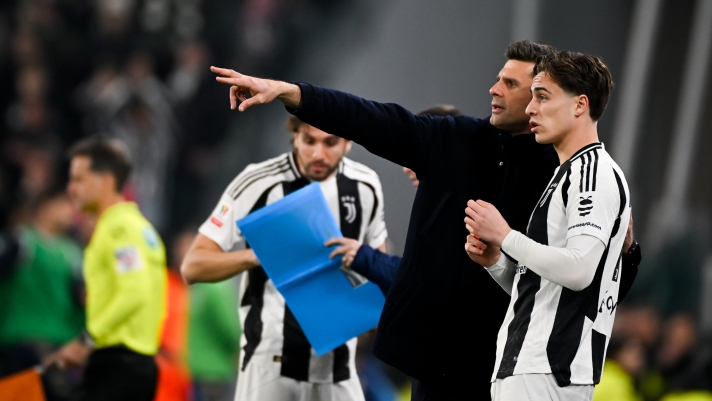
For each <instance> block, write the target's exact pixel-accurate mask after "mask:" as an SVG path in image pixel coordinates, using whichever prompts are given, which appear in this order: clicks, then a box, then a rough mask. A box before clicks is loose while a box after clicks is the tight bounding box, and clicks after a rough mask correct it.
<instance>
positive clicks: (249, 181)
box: [225, 152, 297, 200]
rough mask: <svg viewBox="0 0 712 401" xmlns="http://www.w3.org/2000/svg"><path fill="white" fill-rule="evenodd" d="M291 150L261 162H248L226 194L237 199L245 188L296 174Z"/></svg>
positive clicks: (226, 190)
mask: <svg viewBox="0 0 712 401" xmlns="http://www.w3.org/2000/svg"><path fill="white" fill-rule="evenodd" d="M296 168H297V167H296V165H295V162H294V160H293V158H292V153H291V152H285V153H282V154H281V155H279V156H277V157H273V158H271V159H268V160H265V161H263V162H259V163H252V164H248V165H247V167H245V168H244V169H243V170H242V171H241V172H240V173H239V174H238V175H237V176H236V177H235V178H234V179H233V180H232V182H230V184H229V185H228V186H227V188H226V189H225V195H226V196H230V197H231V198H233V199H235V200H237V198H239V196H240V194H242V193H243V192H244V190H245V189H246V188H248V187H250V186H252V185H253V184H255V183H258V182H265V183H267V182H274V183H276V182H280V181H285V180H288V179H289V178H290V177H294V176H296Z"/></svg>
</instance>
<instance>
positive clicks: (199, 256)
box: [181, 249, 259, 284]
mask: <svg viewBox="0 0 712 401" xmlns="http://www.w3.org/2000/svg"><path fill="white" fill-rule="evenodd" d="M258 265H259V262H258V261H257V258H255V256H254V252H253V251H252V250H250V249H246V250H242V251H235V252H219V251H217V252H216V251H212V250H206V249H193V250H191V251H190V252H188V254H187V255H186V256H185V259H184V260H183V265H182V266H181V273H182V274H183V278H185V280H186V281H187V282H188V283H189V284H193V283H214V282H217V281H223V280H227V279H228V278H230V277H233V276H236V275H238V274H240V273H242V272H244V271H246V270H249V269H251V268H253V267H256V266H258Z"/></svg>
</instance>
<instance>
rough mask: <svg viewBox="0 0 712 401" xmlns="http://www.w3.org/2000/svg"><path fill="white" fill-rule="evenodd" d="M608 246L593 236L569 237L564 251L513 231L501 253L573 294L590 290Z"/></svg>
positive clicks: (503, 244) (505, 241) (504, 243)
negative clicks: (571, 291) (573, 292)
mask: <svg viewBox="0 0 712 401" xmlns="http://www.w3.org/2000/svg"><path fill="white" fill-rule="evenodd" d="M605 249H606V245H605V244H604V243H603V241H601V240H600V239H598V238H596V237H593V236H591V235H586V234H581V235H577V236H573V237H570V238H569V239H568V240H567V241H566V247H565V248H557V247H553V246H546V245H542V244H540V243H538V242H536V241H534V240H533V239H531V238H529V237H527V236H526V235H524V234H522V233H520V232H518V231H514V230H512V231H511V232H510V233H509V234H508V235H507V237H505V239H504V242H502V250H503V251H505V252H507V254H508V255H510V256H511V257H512V258H514V259H516V260H517V261H518V262H519V264H521V265H524V266H526V267H527V268H529V269H531V270H532V271H533V272H534V273H536V274H538V275H540V276H541V277H543V278H545V279H547V280H549V281H551V282H552V283H556V284H559V285H561V286H564V287H566V288H568V289H571V290H573V291H581V290H583V289H585V288H586V287H588V286H589V285H590V284H591V282H592V281H593V276H594V275H595V274H596V267H597V266H598V262H599V261H600V260H601V256H602V255H603V252H604V251H605Z"/></svg>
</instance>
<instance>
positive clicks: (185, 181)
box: [168, 42, 230, 229]
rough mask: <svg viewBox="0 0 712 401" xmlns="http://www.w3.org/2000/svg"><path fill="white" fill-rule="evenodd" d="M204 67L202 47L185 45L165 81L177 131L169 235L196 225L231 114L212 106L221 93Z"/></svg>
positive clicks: (206, 59)
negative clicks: (178, 134)
mask: <svg viewBox="0 0 712 401" xmlns="http://www.w3.org/2000/svg"><path fill="white" fill-rule="evenodd" d="M209 66H210V52H209V50H208V48H207V46H206V45H205V44H204V43H202V42H189V43H187V44H185V45H183V46H182V47H181V48H180V49H179V51H178V57H177V59H176V68H175V69H174V71H173V72H172V73H171V74H170V76H169V77H168V85H169V88H170V91H171V93H172V99H173V101H174V102H175V106H176V110H177V113H176V115H177V117H178V122H179V127H180V131H181V136H180V138H179V140H178V141H177V146H176V147H177V165H176V168H175V173H174V177H175V178H174V179H173V191H172V192H173V197H172V202H171V203H172V205H173V208H172V211H171V227H173V228H174V229H175V228H181V227H185V226H187V225H190V224H198V223H199V221H198V220H196V218H198V217H199V216H198V215H196V213H195V211H196V207H195V206H196V205H200V204H202V203H203V196H204V194H205V193H206V192H207V185H206V183H207V182H208V181H209V178H210V176H211V175H212V174H214V173H215V171H216V170H217V169H218V163H217V162H218V152H219V149H220V148H219V145H220V143H221V141H222V140H223V138H224V137H225V134H226V133H227V129H228V123H229V119H230V110H229V109H227V108H221V107H215V106H214V105H215V104H219V102H221V101H223V100H224V99H225V93H224V92H223V90H222V88H220V87H219V86H217V85H215V78H214V76H213V75H212V74H211V73H210V70H209ZM200 217H202V216H200Z"/></svg>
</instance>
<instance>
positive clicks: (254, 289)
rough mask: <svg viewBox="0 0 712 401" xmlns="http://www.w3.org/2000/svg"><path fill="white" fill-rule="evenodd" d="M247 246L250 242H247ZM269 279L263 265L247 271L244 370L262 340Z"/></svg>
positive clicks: (259, 203) (256, 206) (262, 202)
mask: <svg viewBox="0 0 712 401" xmlns="http://www.w3.org/2000/svg"><path fill="white" fill-rule="evenodd" d="M275 186H276V184H275V185H273V186H271V187H269V188H268V189H267V190H266V191H264V192H263V193H262V195H260V197H259V198H258V199H257V202H255V204H254V205H253V206H252V209H250V213H252V212H254V211H256V210H258V209H261V208H262V207H264V206H265V205H266V204H267V197H268V196H269V193H270V192H271V191H272V189H273V188H274V187H275ZM246 246H247V248H249V247H250V244H246ZM267 280H269V277H267V273H265V271H264V269H263V268H262V267H256V268H254V269H250V270H249V272H248V273H247V288H245V295H244V296H243V298H242V302H241V305H242V306H251V308H250V311H249V312H247V316H245V328H244V331H245V339H246V340H247V343H246V344H245V347H244V348H243V351H244V352H245V357H244V359H243V362H242V370H243V371H244V370H245V368H246V367H247V364H248V363H249V362H250V359H252V355H253V354H254V353H255V350H256V349H257V346H258V345H259V344H260V342H261V341H262V328H263V324H262V308H264V294H265V284H266V283H267Z"/></svg>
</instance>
